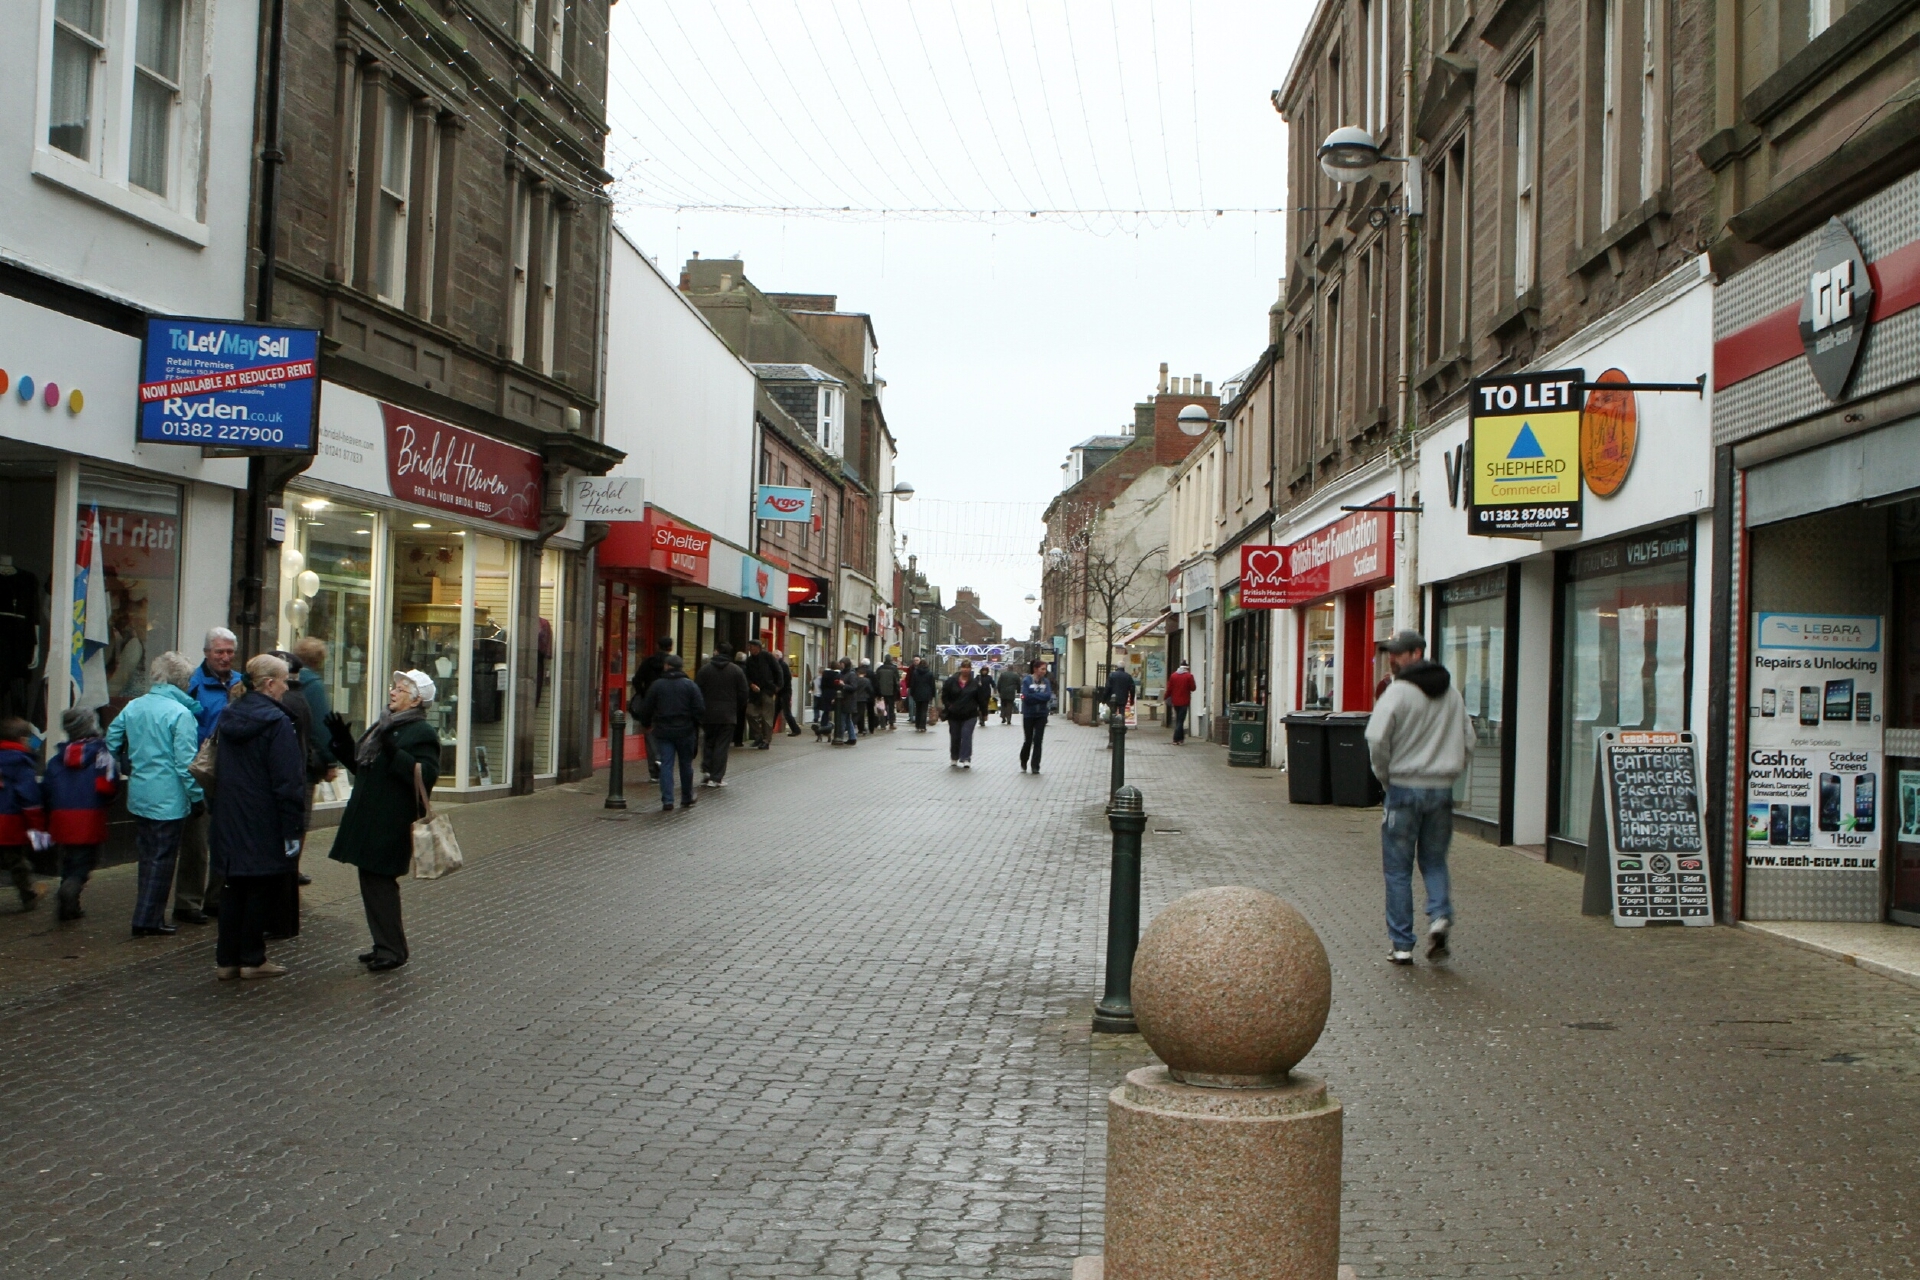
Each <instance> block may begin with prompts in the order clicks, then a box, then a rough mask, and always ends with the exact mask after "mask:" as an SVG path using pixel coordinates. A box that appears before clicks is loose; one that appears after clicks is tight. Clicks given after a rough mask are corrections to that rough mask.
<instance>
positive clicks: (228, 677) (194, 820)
mask: <svg viewBox="0 0 1920 1280" xmlns="http://www.w3.org/2000/svg"><path fill="white" fill-rule="evenodd" d="M238 644H239V641H238V640H236V639H235V638H234V634H233V632H231V631H229V630H227V629H226V628H225V627H215V628H213V629H212V630H211V631H209V632H207V639H206V643H205V645H204V646H203V647H202V649H201V661H200V665H199V666H197V667H195V668H194V670H193V675H192V677H191V678H190V679H189V680H188V681H187V696H188V697H190V698H192V699H193V701H194V716H195V718H196V719H197V720H198V722H199V735H200V741H202V742H205V741H206V740H207V739H208V738H211V737H212V736H213V735H214V734H215V733H216V732H217V731H218V730H219V728H220V716H221V715H222V713H224V712H225V711H226V709H227V704H228V703H229V702H231V701H233V699H234V698H236V697H238V696H239V693H238V690H239V688H240V673H239V672H238V671H235V670H234V669H233V658H234V654H235V653H236V652H237V647H238ZM208 823H209V818H208V815H207V811H206V809H205V807H204V806H203V807H202V808H201V809H200V810H199V811H198V812H196V813H193V814H190V815H189V816H188V818H187V822H186V825H185V826H184V827H183V828H182V829H181V832H180V856H179V858H178V860H177V861H176V862H175V863H174V870H173V920H174V923H175V924H181V923H185V924H205V923H207V921H208V919H209V918H211V917H212V916H214V915H215V914H217V913H218V912H219V909H220V877H219V873H218V872H216V871H214V870H213V867H212V864H211V863H210V862H209V861H208V859H207V836H208Z"/></svg>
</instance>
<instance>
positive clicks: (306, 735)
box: [267, 636, 333, 942]
mask: <svg viewBox="0 0 1920 1280" xmlns="http://www.w3.org/2000/svg"><path fill="white" fill-rule="evenodd" d="M308 639H309V640H311V639H312V637H311V636H309V637H308ZM269 652H270V653H272V654H273V656H274V657H276V658H278V659H280V661H282V662H284V663H286V664H287V690H286V693H285V694H284V695H282V696H281V698H280V708H281V710H283V711H285V712H286V713H287V718H288V719H290V720H292V721H293V728H294V732H296V733H298V734H299V735H300V751H301V756H302V759H303V760H304V761H305V763H306V769H307V804H306V811H305V813H304V815H303V816H302V818H301V822H300V844H301V847H302V849H303V850H304V848H305V846H306V841H307V828H308V827H310V826H312V825H313V792H314V788H315V787H317V786H319V785H320V783H321V781H322V780H323V779H324V778H325V777H326V776H327V766H326V764H325V762H323V761H322V760H321V758H320V752H319V749H318V748H316V747H315V746H314V742H313V738H314V732H315V730H316V728H317V729H318V730H319V731H320V732H321V733H323V734H324V733H325V732H326V721H325V719H324V717H323V718H322V719H321V720H320V721H318V722H316V721H315V720H314V718H313V702H312V701H311V699H309V698H308V696H307V694H306V687H305V686H304V685H303V683H302V681H303V679H304V678H305V676H306V675H307V670H306V664H305V663H303V662H301V661H300V658H299V656H298V655H297V654H295V653H293V652H292V651H290V650H287V649H273V650H269ZM322 696H323V697H324V693H323V695H322ZM329 710H331V708H329ZM327 754H328V755H332V754H333V750H332V748H331V747H329V748H328V749H327ZM306 883H309V879H308V877H307V876H305V875H302V874H301V871H300V854H298V853H296V854H294V855H293V859H292V861H291V862H290V863H289V864H288V867H287V872H286V874H285V875H284V876H282V877H281V878H280V884H279V885H277V886H276V887H275V888H274V890H273V894H272V902H271V904H270V905H269V907H268V910H267V940H268V941H269V942H275V941H279V940H281V939H285V938H297V937H299V936H300V886H301V885H303V884H306Z"/></svg>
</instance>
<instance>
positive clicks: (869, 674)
mask: <svg viewBox="0 0 1920 1280" xmlns="http://www.w3.org/2000/svg"><path fill="white" fill-rule="evenodd" d="M879 696H880V695H879V691H878V690H876V689H875V688H874V687H873V669H872V668H871V667H869V666H868V665H867V664H866V663H864V662H863V663H861V664H860V666H859V668H858V669H857V670H855V671H854V673H853V722H854V725H855V726H856V727H857V728H858V729H859V731H860V736H861V737H866V736H867V735H868V734H870V733H872V732H873V724H874V720H873V703H874V700H875V699H876V698H878V697H879Z"/></svg>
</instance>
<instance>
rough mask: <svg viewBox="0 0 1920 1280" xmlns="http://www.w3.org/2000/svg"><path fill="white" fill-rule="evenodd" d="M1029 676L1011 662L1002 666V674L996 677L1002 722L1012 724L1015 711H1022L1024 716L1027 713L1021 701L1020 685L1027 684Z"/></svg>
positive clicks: (995, 687) (995, 690)
mask: <svg viewBox="0 0 1920 1280" xmlns="http://www.w3.org/2000/svg"><path fill="white" fill-rule="evenodd" d="M1029 678H1030V677H1029V676H1023V675H1021V674H1020V673H1019V672H1018V671H1015V670H1014V669H1013V664H1012V663H1011V662H1009V663H1008V664H1007V665H1006V666H1004V667H1001V668H1000V674H999V675H997V676H995V677H994V681H993V685H994V692H995V693H996V694H997V695H999V698H1000V723H1001V724H1012V723H1013V713H1014V712H1015V711H1018V712H1020V714H1021V715H1023V716H1024V715H1025V714H1026V708H1025V707H1023V706H1022V705H1021V703H1020V686H1021V685H1023V684H1025V683H1026V682H1027V680H1028V679H1029Z"/></svg>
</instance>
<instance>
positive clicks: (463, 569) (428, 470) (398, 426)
mask: <svg viewBox="0 0 1920 1280" xmlns="http://www.w3.org/2000/svg"><path fill="white" fill-rule="evenodd" d="M320 423H321V428H320V451H319V454H318V456H317V457H316V458H315V460H314V463H313V465H312V466H311V467H310V468H309V469H308V470H307V471H306V472H305V473H304V474H302V475H301V476H299V477H298V478H297V479H296V480H295V481H294V482H293V483H292V484H290V485H289V486H288V489H287V493H286V540H285V542H284V543H282V545H281V548H280V556H279V581H278V592H277V593H276V595H275V597H274V598H275V599H277V601H278V609H277V620H276V623H275V624H274V625H275V631H274V632H270V633H269V634H275V633H276V632H277V636H278V644H279V647H281V648H284V649H291V648H292V647H293V646H294V644H295V642H297V641H299V640H302V639H306V638H311V639H314V640H318V641H320V643H321V645H322V646H323V647H324V650H325V656H324V660H323V662H322V664H321V668H320V675H321V680H322V682H323V683H324V684H325V686H326V689H327V693H328V697H329V700H330V702H331V703H332V705H333V707H334V709H335V710H337V711H339V712H340V713H341V714H342V715H343V716H345V717H346V719H347V721H348V723H349V724H350V725H351V726H352V728H353V730H354V732H355V733H356V734H357V733H359V732H361V731H362V730H363V729H364V728H365V726H366V725H367V724H369V723H371V721H372V720H373V719H376V718H377V717H378V716H379V715H380V713H381V711H382V710H383V709H384V706H385V700H386V693H387V685H388V678H389V675H390V673H392V672H393V671H396V670H404V669H409V668H417V669H419V670H421V671H425V672H426V673H427V674H428V675H430V676H432V677H433V679H434V681H435V682H436V684H437V685H438V686H439V691H440V692H439V696H438V697H437V698H436V699H435V700H434V703H433V705H432V707H431V708H430V709H429V712H428V719H429V722H430V723H431V724H432V725H433V727H434V729H435V730H436V731H437V732H438V733H439V735H440V743H441V770H440V780H439V782H438V783H437V786H438V787H439V788H442V789H445V790H446V791H448V792H450V793H452V794H453V795H455V796H458V797H462V798H473V799H480V798H485V797H487V796H489V795H495V794H500V793H503V792H505V791H507V790H509V789H511V788H513V787H515V786H516V785H520V786H522V787H523V788H524V787H525V786H527V785H545V784H550V783H552V782H553V781H556V780H558V779H559V778H560V776H561V774H562V773H563V772H566V771H568V770H570V769H571V768H574V767H577V765H576V764H570V763H569V762H568V761H567V759H566V756H567V753H566V752H565V750H564V748H563V743H564V740H565V735H566V734H567V732H568V717H567V714H566V710H567V709H566V706H565V703H566V699H565V697H564V696H563V693H562V688H563V686H562V678H563V676H564V674H565V672H564V670H563V668H564V666H565V658H566V654H567V652H568V649H569V647H570V646H571V645H572V643H573V640H572V636H571V635H570V634H569V632H570V628H569V621H568V620H569V617H570V609H569V601H570V599H571V598H572V597H571V596H570V592H572V591H573V590H575V586H574V582H573V579H574V577H575V576H576V575H577V572H578V565H579V562H580V556H579V555H578V554H577V553H578V549H579V543H578V542H577V541H576V540H572V539H569V538H567V537H565V536H564V531H562V533H561V534H560V535H556V536H552V537H548V538H545V539H543V538H542V537H541V534H542V525H541V517H542V497H543V493H544V488H545V468H544V464H543V461H542V458H541V455H540V454H539V453H537V452H535V451H533V450H530V449H523V448H520V447H519V446H516V445H512V444H508V443H506V442H504V441H501V440H497V439H494V438H492V437H490V436H487V435H484V434H482V433H480V432H477V431H472V430H469V429H467V428H465V427H460V426H456V425H453V424H451V423H446V422H441V421H438V420H435V419H433V418H429V417H426V416H425V415H423V414H419V413H416V412H414V411H412V410H410V409H405V408H402V407H400V406H398V405H393V404H387V403H384V402H382V401H379V400H376V399H374V398H373V397H371V396H367V395H364V394H362V393H361V392H358V391H355V390H352V389H350V388H348V387H344V386H337V385H333V384H329V385H328V386H327V387H326V389H325V395H324V397H323V400H322V404H321V415H320ZM516 770H518V774H517V773H516ZM517 777H518V778H519V779H520V781H519V782H518V783H516V778H517ZM348 785H349V780H348V779H346V778H345V777H344V776H343V777H342V778H341V779H340V780H339V781H338V783H337V784H333V785H323V787H322V789H321V792H320V799H321V802H322V804H323V805H324V804H325V803H326V802H328V801H334V802H338V801H343V800H344V799H345V798H346V789H347V786H348Z"/></svg>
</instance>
